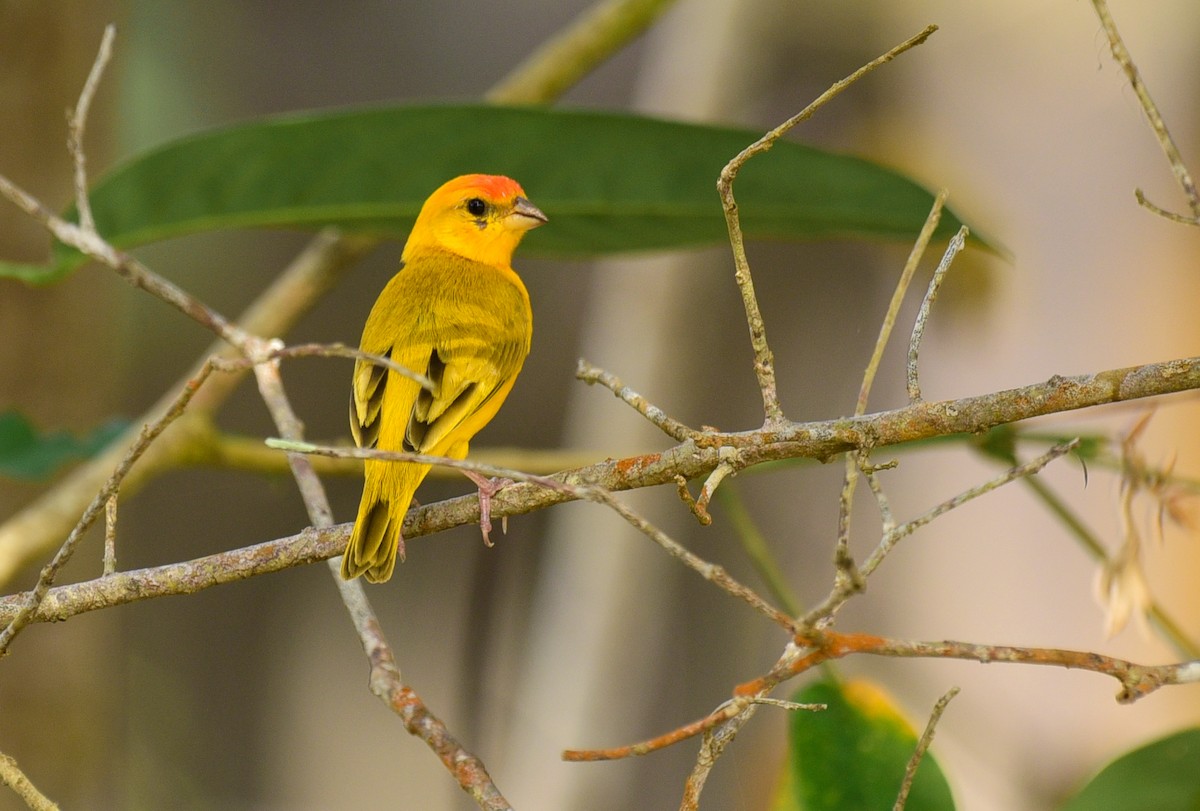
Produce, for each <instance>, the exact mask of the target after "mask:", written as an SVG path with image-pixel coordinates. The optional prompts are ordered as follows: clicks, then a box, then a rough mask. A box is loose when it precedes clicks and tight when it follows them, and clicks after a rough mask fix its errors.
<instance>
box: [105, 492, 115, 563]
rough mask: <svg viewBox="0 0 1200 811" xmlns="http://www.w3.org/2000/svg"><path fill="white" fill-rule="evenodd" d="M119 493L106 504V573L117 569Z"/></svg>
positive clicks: (109, 498)
mask: <svg viewBox="0 0 1200 811" xmlns="http://www.w3.org/2000/svg"><path fill="white" fill-rule="evenodd" d="M117 495H118V494H117V493H113V494H112V495H111V496H109V497H108V501H107V502H106V503H105V505H104V569H103V571H104V574H112V573H113V572H115V571H116V570H117Z"/></svg>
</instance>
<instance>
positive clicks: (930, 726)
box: [892, 687, 959, 811]
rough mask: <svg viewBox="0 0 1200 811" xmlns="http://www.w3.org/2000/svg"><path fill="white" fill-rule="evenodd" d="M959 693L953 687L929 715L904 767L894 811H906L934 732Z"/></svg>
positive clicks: (939, 700) (893, 807)
mask: <svg viewBox="0 0 1200 811" xmlns="http://www.w3.org/2000/svg"><path fill="white" fill-rule="evenodd" d="M958 692H959V691H958V688H957V687H951V688H950V689H949V690H947V691H946V694H945V695H943V696H942V697H941V698H939V699H938V700H937V703H936V704H934V705H933V711H932V712H930V714H929V722H928V723H927V724H925V731H924V732H922V733H921V737H920V738H919V739H918V740H917V746H916V748H915V749H913V753H912V757H911V758H909V759H908V765H907V766H905V767H904V779H903V780H902V781H901V783H900V793H899V794H898V795H897V796H896V804H895V805H893V806H892V811H904V806H905V805H907V804H908V793H909V792H910V791H911V790H912V784H913V780H914V779H915V778H916V776H917V768H918V767H919V766H920V765H921V760H922V759H924V757H925V752H926V751H927V750H928V749H929V745H930V744H931V743H933V732H934V730H935V729H936V728H937V724H938V721H940V720H941V718H942V713H943V712H945V711H946V706H947V705H948V704H949V703H950V702H951V701H953V700H954V697H955V696H956V695H958Z"/></svg>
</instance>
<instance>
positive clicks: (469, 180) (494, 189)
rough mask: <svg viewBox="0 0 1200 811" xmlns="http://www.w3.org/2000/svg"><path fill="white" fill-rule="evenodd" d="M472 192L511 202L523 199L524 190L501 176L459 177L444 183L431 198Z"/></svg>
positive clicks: (513, 181) (515, 182)
mask: <svg viewBox="0 0 1200 811" xmlns="http://www.w3.org/2000/svg"><path fill="white" fill-rule="evenodd" d="M462 191H472V192H478V193H480V194H481V195H483V196H484V197H487V198H489V199H492V200H511V199H512V198H514V197H524V196H525V190H524V189H522V188H521V184H520V183H518V182H517V181H515V180H513V179H512V178H510V177H504V176H503V175H460V176H459V177H456V178H454V179H453V180H450V181H448V182H446V183H445V184H444V185H443V186H442V187H441V188H440V189H438V190H437V191H436V192H434V193H433V196H435V197H440V196H441V195H443V194H453V193H455V192H462Z"/></svg>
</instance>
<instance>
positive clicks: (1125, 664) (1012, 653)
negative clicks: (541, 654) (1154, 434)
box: [563, 631, 1200, 761]
mask: <svg viewBox="0 0 1200 811" xmlns="http://www.w3.org/2000/svg"><path fill="white" fill-rule="evenodd" d="M797 641H798V642H801V641H802V640H797ZM817 641H818V642H819V644H818V645H817V646H815V647H809V648H807V650H806V652H803V653H800V652H799V651H800V650H803V649H799V648H797V653H796V655H793V656H786V655H785V657H784V658H783V659H781V660H780V663H779V664H777V665H776V666H775V667H774V668H772V670H771V671H770V672H769V673H767V674H766V675H765V676H762V677H760V678H757V679H753V680H752V681H748V682H745V683H743V684H739V685H738V686H737V687H736V688H735V689H734V696H733V699H731V700H730V701H728V702H726V703H725V704H723V705H721V706H720V707H719V708H718V709H717V710H715V711H714V712H712V713H710V714H708V715H706V716H705V717H703V718H701V719H699V720H697V721H692V722H691V723H689V724H684V725H683V726H680V727H677V728H675V729H673V730H671V731H669V732H666V733H663V734H662V735H658V736H656V737H654V738H650V739H648V740H644V741H639V742H638V743H634V744H626V745H624V746H618V747H613V748H611V749H568V750H566V751H565V752H563V759H564V760H571V761H596V760H619V759H622V758H627V757H632V756H636V755H646V754H649V753H651V752H656V751H658V750H660V749H665V748H666V747H668V746H672V745H674V744H677V743H679V742H680V741H685V740H687V739H689V738H693V737H695V736H696V735H702V734H704V733H705V732H707V731H709V730H711V729H714V728H716V727H717V726H718V725H719V724H723V723H725V722H726V721H728V720H729V719H730V718H733V717H734V716H736V715H737V714H738V713H739V712H741V711H742V710H743V709H745V707H746V706H747V704H749V703H752V702H754V701H756V700H757V699H758V698H759V697H761V696H763V695H764V694H766V693H767V692H769V691H771V690H773V689H775V687H777V686H778V685H780V684H782V683H783V682H784V681H787V680H789V679H792V678H795V677H796V676H798V675H800V674H801V673H805V672H807V671H809V670H811V669H812V668H814V667H816V666H817V665H820V664H823V663H825V662H828V661H831V660H834V659H841V658H842V657H845V656H850V655H852V654H867V655H870V656H890V657H897V658H918V659H962V660H967V661H975V662H979V663H981V664H988V663H993V662H1004V663H1009V664H1025V665H1043V666H1047V667H1059V668H1063V669H1066V670H1086V671H1089V672H1092V673H1098V674H1101V675H1105V676H1110V677H1112V678H1114V679H1116V680H1117V681H1118V682H1120V684H1121V690H1120V691H1119V692H1118V693H1117V696H1116V699H1117V701H1118V702H1120V703H1122V704H1129V703H1132V702H1134V701H1137V700H1138V699H1140V698H1144V697H1145V696H1148V695H1149V694H1150V693H1153V692H1154V691H1156V690H1158V689H1159V688H1161V687H1166V686H1170V685H1177V684H1195V683H1197V682H1200V661H1191V662H1179V663H1173V664H1166V665H1139V664H1136V663H1134V662H1130V661H1128V660H1125V659H1117V658H1115V657H1112V656H1103V655H1101V654H1098V653H1091V652H1086V651H1073V650H1063V649H1060V648H1028V647H1015V646H1011V645H983V644H978V643H974V642H955V641H950V640H945V641H937V642H922V641H911V640H904V639H889V638H887V637H881V636H875V635H873V634H843V633H837V632H834V631H823V632H821V633H820V635H819V637H818V638H817ZM793 647H795V646H793Z"/></svg>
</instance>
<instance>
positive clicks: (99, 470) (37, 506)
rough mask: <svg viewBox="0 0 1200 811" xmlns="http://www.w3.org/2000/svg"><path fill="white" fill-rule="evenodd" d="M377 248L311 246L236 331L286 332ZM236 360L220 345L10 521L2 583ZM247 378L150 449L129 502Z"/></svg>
mask: <svg viewBox="0 0 1200 811" xmlns="http://www.w3.org/2000/svg"><path fill="white" fill-rule="evenodd" d="M371 244H373V243H370V242H368V241H367V240H366V238H364V237H345V238H340V237H336V236H334V235H324V236H319V237H317V238H315V239H313V241H312V242H310V243H309V246H308V247H307V248H306V249H305V250H304V251H302V252H301V253H300V254H299V255H298V256H297V257H296V259H295V260H294V261H293V262H292V264H290V265H289V266H288V267H287V268H286V269H285V270H284V271H283V273H282V274H280V276H278V277H277V278H276V279H275V280H274V281H273V282H272V283H271V284H270V286H268V287H267V289H266V290H264V291H263V292H262V293H261V294H260V295H259V297H258V298H257V299H256V300H255V301H254V302H253V303H251V304H250V306H249V307H247V308H246V310H245V312H244V313H243V314H242V316H241V318H240V319H239V321H238V326H239V327H240V328H241V329H242V331H243V332H245V333H247V334H262V335H277V334H281V333H283V332H286V331H287V330H288V329H289V328H290V327H291V325H292V324H294V323H295V322H296V321H297V320H298V319H299V318H300V317H301V316H302V315H304V313H306V312H307V311H308V310H309V309H310V308H311V307H312V305H313V303H314V302H315V301H316V300H317V299H318V298H320V297H321V296H322V295H323V294H324V293H325V292H326V291H328V290H329V289H330V287H332V286H333V284H334V283H335V282H336V281H337V279H338V278H340V277H341V275H342V274H343V273H345V272H346V271H347V270H348V269H349V268H351V267H353V266H354V263H355V261H356V260H357V259H358V258H360V257H361V256H362V255H363V254H364V252H366V251H367V250H368V249H369V247H370V245H371ZM234 352H236V350H235V349H234V348H233V347H232V346H230V345H229V344H228V343H226V342H225V341H224V340H220V339H218V340H217V341H215V342H214V343H213V344H212V345H210V347H209V348H208V350H207V352H206V354H205V355H204V356H202V358H203V359H202V360H201V361H200V362H198V363H197V364H196V366H195V368H193V369H192V370H190V371H189V372H188V373H187V374H186V375H185V376H184V377H183V378H182V379H181V380H180V381H179V383H178V384H177V385H176V386H173V387H171V388H170V389H169V390H168V392H167V394H166V395H164V396H163V397H162V398H160V400H159V401H158V402H157V403H155V404H154V405H152V406H151V407H150V408H149V409H147V411H146V412H145V413H144V414H143V415H142V416H141V417H140V418H138V419H137V420H135V421H134V427H131V428H129V429H127V430H126V431H125V432H124V433H123V434H121V436H119V437H118V438H117V439H115V440H113V442H112V444H111V445H110V446H109V449H108V450H106V451H104V452H103V453H101V454H100V455H98V456H96V457H94V458H92V459H91V460H89V461H87V462H84V463H83V464H82V465H81V466H80V467H78V468H76V469H75V470H74V471H72V472H71V473H70V474H69V475H68V476H67V477H66V478H65V479H63V481H62V482H60V483H59V484H58V485H56V486H55V487H54V488H52V489H51V490H49V491H47V492H46V493H44V494H43V495H42V496H40V497H38V498H37V499H35V500H34V501H33V502H32V503H31V504H30V505H28V506H27V507H25V508H24V509H22V510H21V511H20V512H18V513H17V514H16V515H14V516H12V517H10V518H9V519H8V520H7V521H5V522H4V524H3V525H2V526H0V583H4V582H7V581H8V580H9V579H11V578H12V576H13V575H14V574H15V573H16V572H17V571H18V570H19V569H20V568H21V567H22V566H23V565H25V564H27V563H29V562H32V561H35V560H39V559H41V558H42V557H43V556H44V555H46V554H47V553H48V552H50V551H52V550H54V549H56V548H57V547H58V545H59V544H60V543H61V542H62V538H63V537H65V536H66V535H67V534H68V533H70V532H71V530H72V528H73V527H74V526H75V523H76V522H77V521H78V520H79V516H80V514H81V513H83V512H84V511H85V510H86V509H87V507H88V504H89V503H90V501H91V499H92V498H93V497H94V496H95V494H96V492H97V491H98V490H99V489H100V488H102V487H103V486H104V483H105V482H106V481H107V480H108V477H109V475H110V474H111V472H112V470H113V468H114V467H115V466H116V465H118V464H119V463H120V461H121V458H122V455H123V453H124V448H127V447H129V446H130V445H132V444H133V443H134V442H136V441H137V438H138V433H139V430H140V429H139V428H138V427H137V426H138V425H141V424H145V423H150V422H155V421H157V420H158V419H160V418H161V417H162V415H163V414H164V413H165V412H166V411H167V410H169V409H170V408H171V407H172V403H173V400H174V396H175V391H176V390H177V389H178V388H179V387H183V386H186V385H187V383H188V381H189V380H190V379H191V378H192V377H193V376H194V375H196V374H198V373H199V371H200V369H201V368H202V367H203V365H204V364H206V363H210V362H214V358H228V357H232V356H233V354H232V353H234ZM248 368H249V367H248V366H247V367H246V370H248ZM244 373H245V370H239V371H235V372H232V373H230V374H225V375H217V376H214V377H212V378H210V379H209V380H208V382H207V383H206V385H205V386H204V388H203V389H201V390H200V391H199V392H198V393H197V395H196V397H195V399H194V400H193V401H192V403H191V404H190V406H189V407H188V411H187V413H186V414H184V415H183V417H182V418H180V419H179V420H177V421H176V422H175V424H174V425H173V426H172V427H171V430H170V431H169V432H166V433H165V434H164V435H162V436H160V437H159V439H158V441H157V442H155V443H154V444H153V445H151V446H150V447H149V448H147V449H146V452H145V454H143V456H142V459H141V462H140V463H139V464H138V465H137V466H136V467H135V468H134V469H133V470H132V471H131V472H130V474H129V476H127V477H126V479H125V481H124V482H123V483H122V485H121V493H122V495H123V497H128V496H130V495H131V494H133V493H134V492H135V491H136V490H137V489H138V488H139V487H140V486H141V485H142V484H144V483H145V482H146V481H147V480H148V479H150V478H151V477H152V476H153V475H154V474H155V473H156V472H160V471H162V470H164V469H168V468H170V467H172V466H175V465H177V464H179V463H181V462H186V461H187V460H189V459H191V458H193V456H194V455H195V453H196V449H197V448H201V449H203V448H204V445H205V443H206V442H207V441H208V440H207V436H208V435H209V434H210V433H211V415H212V414H213V413H214V412H215V411H216V409H217V408H219V407H220V406H221V405H222V404H223V403H224V402H225V401H226V400H227V399H228V398H229V396H230V395H231V394H232V393H233V391H234V390H235V389H236V388H237V385H238V383H239V381H240V380H241V379H242V375H243V374H244ZM259 446H260V447H261V441H259Z"/></svg>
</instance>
